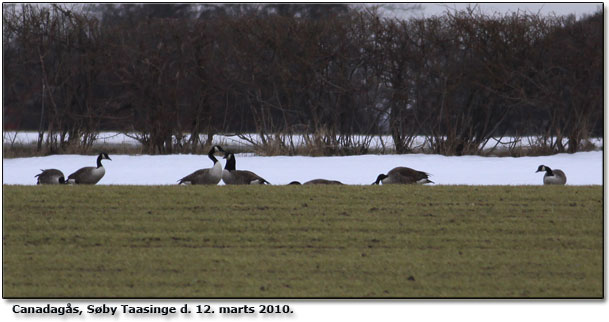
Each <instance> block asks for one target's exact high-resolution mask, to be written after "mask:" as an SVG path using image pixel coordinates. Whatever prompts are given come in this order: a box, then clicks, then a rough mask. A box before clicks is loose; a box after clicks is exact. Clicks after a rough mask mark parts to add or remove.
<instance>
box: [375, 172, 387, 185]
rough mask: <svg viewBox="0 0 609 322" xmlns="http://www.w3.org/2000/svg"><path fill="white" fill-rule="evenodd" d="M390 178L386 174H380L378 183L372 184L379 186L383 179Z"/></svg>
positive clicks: (377, 178) (377, 179)
mask: <svg viewBox="0 0 609 322" xmlns="http://www.w3.org/2000/svg"><path fill="white" fill-rule="evenodd" d="M387 177H388V176H387V175H386V174H382V173H381V174H379V176H378V177H376V181H374V182H373V183H372V184H379V183H380V182H381V181H382V180H383V179H385V178H387Z"/></svg>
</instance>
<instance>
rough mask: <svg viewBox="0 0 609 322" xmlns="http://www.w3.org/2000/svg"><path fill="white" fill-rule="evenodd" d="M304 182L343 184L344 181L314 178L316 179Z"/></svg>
mask: <svg viewBox="0 0 609 322" xmlns="http://www.w3.org/2000/svg"><path fill="white" fill-rule="evenodd" d="M290 184H300V182H298V181H292V182H290ZM303 184H343V183H342V182H340V181H336V180H326V179H314V180H310V181H307V182H305V183H303Z"/></svg>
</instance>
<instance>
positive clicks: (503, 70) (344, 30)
mask: <svg viewBox="0 0 609 322" xmlns="http://www.w3.org/2000/svg"><path fill="white" fill-rule="evenodd" d="M3 57H4V61H3V116H4V124H3V126H4V129H5V130H9V129H14V130H38V131H40V132H41V133H42V132H45V133H47V134H49V135H48V136H47V140H46V141H45V142H42V140H41V141H40V145H39V148H45V149H46V150H47V151H48V152H50V153H59V152H62V151H65V150H66V149H68V148H70V147H71V148H74V147H78V148H80V149H83V150H86V149H88V148H89V147H90V146H91V144H92V143H93V142H94V140H95V138H96V136H97V134H98V133H99V131H102V130H113V131H119V132H124V133H128V134H129V135H133V136H135V137H136V138H137V139H138V140H139V141H140V142H141V143H142V145H143V146H144V147H145V149H146V152H147V153H176V152H197V151H200V150H201V147H204V146H206V145H209V144H211V140H212V139H213V136H214V135H216V134H220V133H221V134H227V133H228V134H235V135H241V136H242V137H243V138H248V137H247V134H249V133H254V134H257V140H256V141H252V143H253V144H256V145H259V146H261V147H262V148H264V147H265V146H268V147H274V148H275V149H276V150H277V152H278V153H287V154H291V153H295V151H296V149H297V147H296V145H297V144H296V143H295V139H294V138H295V137H299V138H304V141H305V144H307V145H309V146H311V147H313V148H314V153H315V154H328V155H332V154H350V153H366V152H367V151H368V149H369V143H370V140H371V138H373V137H375V136H378V135H390V137H391V139H392V142H390V143H392V144H393V145H394V146H395V151H396V152H397V153H408V152H412V151H415V150H416V149H417V146H416V143H415V140H414V139H415V138H416V137H417V136H424V137H425V140H426V144H427V146H428V147H429V152H432V153H440V154H445V155H455V154H456V155H461V154H478V153H481V151H482V149H483V147H485V146H486V147H488V144H489V142H493V141H494V140H498V139H500V138H503V137H506V136H509V137H514V138H519V137H523V136H533V137H535V138H536V143H535V144H537V145H538V147H539V148H540V149H542V150H543V152H544V153H559V152H577V151H580V150H582V149H585V148H586V142H587V139H589V138H591V137H600V136H602V133H603V121H602V119H603V14H602V12H597V13H595V14H593V15H589V16H587V17H583V18H581V19H576V18H575V17H574V16H541V15H537V14H530V13H523V12H517V13H510V14H503V15H500V14H492V15H488V14H483V13H481V12H480V11H478V10H475V8H474V9H468V10H463V11H457V12H447V13H445V14H444V15H441V16H433V17H428V18H404V19H400V18H385V17H383V15H381V14H380V13H379V12H378V11H377V10H375V9H374V8H367V9H354V8H352V7H349V6H348V5H344V4H336V5H324V4H293V5H284V4H266V5H252V4H231V5H217V4H180V5H174V4H143V5H142V4H101V5H89V6H83V7H79V8H78V9H77V10H76V9H74V8H70V7H69V6H67V5H57V4H55V5H50V6H39V5H32V4H26V5H15V4H13V5H6V4H5V5H4V8H3ZM41 138H42V136H41ZM312 153H313V152H312Z"/></svg>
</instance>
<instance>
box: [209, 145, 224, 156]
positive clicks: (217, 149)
mask: <svg viewBox="0 0 609 322" xmlns="http://www.w3.org/2000/svg"><path fill="white" fill-rule="evenodd" d="M209 154H213V155H218V154H220V155H222V156H225V155H226V151H224V149H222V147H221V146H219V145H214V146H212V147H211V150H209Z"/></svg>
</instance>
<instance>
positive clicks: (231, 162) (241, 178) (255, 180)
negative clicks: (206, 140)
mask: <svg viewBox="0 0 609 322" xmlns="http://www.w3.org/2000/svg"><path fill="white" fill-rule="evenodd" d="M224 158H225V159H226V166H225V167H224V171H223V172H222V181H224V183H225V184H270V183H269V182H268V181H266V180H265V179H263V178H262V177H260V176H259V175H257V174H255V173H253V172H251V171H247V170H236V161H235V155H234V154H232V153H227V154H226V155H225V156H224Z"/></svg>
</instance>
